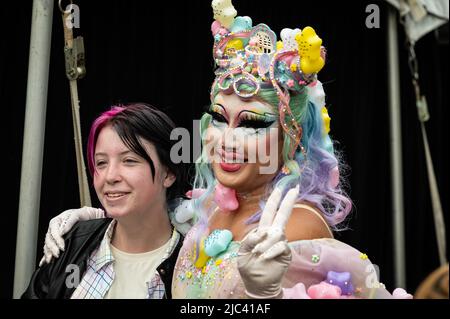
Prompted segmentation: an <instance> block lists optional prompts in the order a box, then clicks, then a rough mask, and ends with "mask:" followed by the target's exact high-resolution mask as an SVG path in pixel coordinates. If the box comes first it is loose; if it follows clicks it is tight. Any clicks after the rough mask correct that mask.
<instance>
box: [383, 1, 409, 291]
mask: <svg viewBox="0 0 450 319" xmlns="http://www.w3.org/2000/svg"><path fill="white" fill-rule="evenodd" d="M387 23H388V30H387V32H388V45H387V54H388V70H389V72H388V73H389V78H388V85H389V88H388V90H389V114H390V146H391V147H390V149H391V174H392V175H391V188H392V209H393V220H392V222H393V234H394V269H395V285H396V286H397V287H405V288H406V276H405V272H406V271H405V234H404V233H405V231H404V208H403V174H402V169H403V167H402V135H401V133H402V132H401V117H400V79H399V59H398V42H397V12H396V11H395V10H394V9H393V8H392V7H390V6H389V16H388V20H387Z"/></svg>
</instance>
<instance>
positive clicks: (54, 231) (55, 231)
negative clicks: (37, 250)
mask: <svg viewBox="0 0 450 319" xmlns="http://www.w3.org/2000/svg"><path fill="white" fill-rule="evenodd" d="M105 217H106V214H105V212H104V211H103V210H102V209H100V208H93V207H87V206H84V207H82V208H78V209H68V210H66V211H64V212H62V213H61V214H59V215H58V216H56V217H54V218H52V219H51V220H50V223H49V226H48V230H47V234H46V235H45V244H44V256H43V257H42V259H41V261H40V262H39V266H42V265H44V264H45V263H47V264H48V263H50V261H51V260H52V258H53V257H55V258H58V257H59V253H60V251H64V248H65V247H64V246H65V245H64V239H63V235H64V234H66V233H67V232H68V231H69V230H71V229H72V227H73V225H75V223H76V222H78V221H81V220H91V219H98V218H105Z"/></svg>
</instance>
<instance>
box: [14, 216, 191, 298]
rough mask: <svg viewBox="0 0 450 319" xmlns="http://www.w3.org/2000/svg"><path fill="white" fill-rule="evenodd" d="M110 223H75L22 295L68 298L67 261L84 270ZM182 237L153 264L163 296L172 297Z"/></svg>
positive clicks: (107, 220)
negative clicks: (56, 255)
mask: <svg viewBox="0 0 450 319" xmlns="http://www.w3.org/2000/svg"><path fill="white" fill-rule="evenodd" d="M110 223H111V219H110V218H103V219H94V220H89V221H82V222H78V223H76V224H75V225H74V227H73V228H72V229H71V230H70V231H69V232H68V233H67V234H66V235H65V236H64V242H65V250H64V252H62V254H61V255H60V256H59V258H57V259H55V258H53V259H52V262H51V263H50V264H45V265H43V266H42V267H40V268H38V269H36V271H35V272H34V273H33V276H32V277H31V281H30V284H29V286H28V288H27V290H26V291H25V292H24V293H23V295H22V299H70V297H71V296H72V294H73V292H74V291H75V289H76V287H74V288H68V287H67V286H66V278H67V277H68V276H69V275H71V272H66V267H67V265H70V264H74V265H77V266H78V267H79V269H80V274H81V275H82V274H84V273H85V271H86V267H87V261H88V259H89V256H90V255H91V253H92V252H93V251H94V250H95V249H96V248H97V247H98V245H100V242H101V241H102V239H103V236H104V235H105V232H106V230H107V228H108V226H109V224H110ZM183 240H184V238H183V236H180V239H179V241H178V243H177V246H176V247H175V249H174V250H173V252H172V255H171V256H170V257H169V258H167V259H166V260H164V261H163V262H162V263H161V264H160V265H159V266H158V267H157V271H158V273H159V275H160V276H161V279H162V281H163V282H164V287H165V290H166V295H165V298H167V299H171V298H172V293H171V288H172V275H173V268H174V267H175V262H176V260H177V257H178V253H179V252H180V248H181V246H182V244H183ZM81 278H82V277H81Z"/></svg>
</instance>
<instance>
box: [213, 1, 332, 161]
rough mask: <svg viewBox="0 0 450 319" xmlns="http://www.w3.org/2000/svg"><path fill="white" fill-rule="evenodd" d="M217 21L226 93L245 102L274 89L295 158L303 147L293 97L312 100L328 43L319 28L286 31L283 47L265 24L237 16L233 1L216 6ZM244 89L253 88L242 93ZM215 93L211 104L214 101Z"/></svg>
mask: <svg viewBox="0 0 450 319" xmlns="http://www.w3.org/2000/svg"><path fill="white" fill-rule="evenodd" d="M212 8H213V12H214V19H215V21H214V22H213V23H212V26H211V31H212V33H213V36H214V46H213V57H214V61H215V63H216V66H217V68H216V70H215V74H216V79H215V81H214V84H213V88H214V87H215V86H216V85H217V86H218V88H219V89H220V90H223V91H230V90H233V91H234V92H235V93H236V94H237V95H238V96H240V97H242V98H251V97H253V96H255V95H257V94H258V92H259V90H260V89H261V88H264V87H273V88H274V90H275V91H276V93H277V96H278V98H279V105H278V109H279V114H280V123H281V126H282V128H283V130H284V132H285V133H286V134H287V135H288V136H289V137H290V138H291V140H292V143H291V149H290V152H289V156H290V158H293V157H294V154H295V152H296V150H297V149H298V147H299V145H300V140H301V137H302V129H301V126H300V125H299V123H297V121H296V120H295V117H294V115H293V113H292V110H291V108H290V106H289V101H290V92H292V93H301V94H307V91H306V90H305V88H306V87H307V86H309V85H315V83H316V81H317V73H318V72H319V71H320V70H321V69H322V68H323V66H324V64H325V56H326V51H325V48H324V47H323V46H322V39H320V38H319V36H318V35H317V34H316V32H315V31H314V29H313V28H311V27H305V28H304V29H303V30H300V29H288V28H285V29H283V30H282V31H281V39H282V41H278V42H277V37H276V34H275V33H274V32H273V31H272V30H271V29H270V28H269V27H268V26H267V25H265V24H262V23H261V24H258V25H256V26H254V27H253V26H252V19H251V18H250V17H247V16H245V17H241V16H237V11H236V10H235V8H234V7H233V5H232V3H231V0H213V1H212ZM241 84H246V85H247V87H248V88H250V89H245V90H241V89H240V87H241ZM212 94H213V92H212V91H211V99H212V98H213V95H212Z"/></svg>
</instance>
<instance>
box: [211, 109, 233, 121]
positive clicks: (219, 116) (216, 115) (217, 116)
mask: <svg viewBox="0 0 450 319" xmlns="http://www.w3.org/2000/svg"><path fill="white" fill-rule="evenodd" d="M206 113H208V114H209V115H211V116H212V118H213V119H214V120H216V121H218V122H223V123H228V121H227V119H226V118H225V116H223V115H222V114H220V113H218V112H215V111H211V110H208V111H206Z"/></svg>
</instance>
